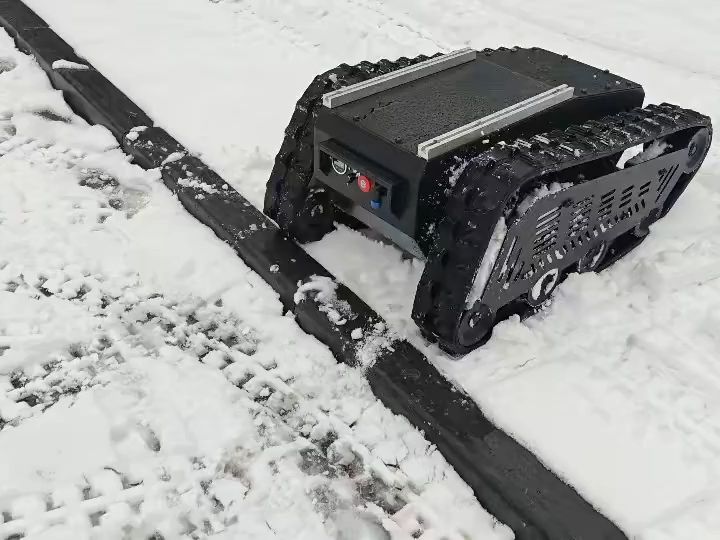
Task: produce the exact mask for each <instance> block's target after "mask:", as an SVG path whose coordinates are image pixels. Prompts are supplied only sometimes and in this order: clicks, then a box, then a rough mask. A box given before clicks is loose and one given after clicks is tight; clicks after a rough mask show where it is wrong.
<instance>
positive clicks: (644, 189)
mask: <svg viewBox="0 0 720 540" xmlns="http://www.w3.org/2000/svg"><path fill="white" fill-rule="evenodd" d="M650 184H652V182H645V183H644V184H643V185H642V186H640V190H639V191H638V197H644V196H645V195H647V192H648V191H650Z"/></svg>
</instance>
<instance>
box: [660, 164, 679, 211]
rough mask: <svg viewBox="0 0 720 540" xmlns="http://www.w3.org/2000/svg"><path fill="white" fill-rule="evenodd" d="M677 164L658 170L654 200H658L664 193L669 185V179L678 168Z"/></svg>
mask: <svg viewBox="0 0 720 540" xmlns="http://www.w3.org/2000/svg"><path fill="white" fill-rule="evenodd" d="M678 167H679V165H675V166H674V167H673V168H672V169H670V170H666V169H662V170H661V171H660V173H659V174H660V183H659V185H658V190H657V198H656V199H655V202H658V201H659V200H660V197H662V195H663V193H665V190H666V189H667V187H668V186H669V185H670V180H671V179H672V177H673V176H675V173H676V172H677V170H678Z"/></svg>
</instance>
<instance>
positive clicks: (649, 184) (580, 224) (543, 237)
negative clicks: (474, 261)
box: [482, 151, 684, 307]
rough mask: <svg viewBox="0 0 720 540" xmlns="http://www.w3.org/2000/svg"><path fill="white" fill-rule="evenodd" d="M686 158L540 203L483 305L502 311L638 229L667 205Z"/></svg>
mask: <svg viewBox="0 0 720 540" xmlns="http://www.w3.org/2000/svg"><path fill="white" fill-rule="evenodd" d="M681 154H684V151H681V152H673V153H671V154H667V155H664V156H661V157H658V158H656V159H654V160H652V161H651V162H647V163H645V164H644V165H645V166H644V167H637V168H634V167H630V168H627V169H624V170H621V171H618V172H616V173H613V174H610V175H608V176H604V177H602V178H600V179H598V180H592V181H588V182H585V183H582V184H577V185H574V186H571V187H568V188H565V189H562V190H560V191H558V192H556V193H553V194H550V195H547V196H545V197H542V198H540V199H538V200H537V201H535V202H534V203H533V204H532V205H531V206H530V208H529V209H528V210H527V211H526V212H525V214H523V215H522V216H517V214H516V215H515V216H514V218H515V219H514V221H511V224H510V226H509V229H508V233H507V236H506V237H505V240H504V242H503V246H502V248H501V250H500V253H499V255H498V258H497V262H496V264H495V268H494V269H493V272H492V274H491V276H490V279H489V281H488V284H487V286H486V289H485V292H484V294H483V297H482V301H483V302H484V303H486V304H487V305H488V306H491V307H500V306H502V305H504V304H506V303H508V302H510V301H512V300H514V299H515V298H518V297H519V296H520V295H522V294H523V293H525V292H526V291H527V290H528V288H529V287H531V286H532V283H533V282H534V281H535V279H537V277H538V276H537V274H544V273H546V272H548V271H550V270H551V269H554V268H559V269H561V270H562V269H566V268H568V267H570V266H573V265H575V264H576V263H577V262H578V260H580V258H581V257H583V255H585V254H586V253H588V251H589V250H590V249H592V248H593V247H595V246H597V245H598V244H599V243H601V242H606V243H607V244H609V243H610V242H611V241H612V240H614V239H615V238H617V237H618V236H620V235H621V234H624V233H626V232H627V231H629V230H631V229H632V228H633V227H635V226H637V225H638V224H639V223H640V222H641V221H642V220H643V219H644V218H645V217H647V216H648V214H649V213H650V212H651V211H652V210H653V208H656V207H660V206H662V204H663V202H664V200H665V198H666V197H667V195H668V194H669V193H670V191H671V188H672V186H674V185H675V183H676V182H677V180H678V178H679V177H680V173H681V172H682V171H681V170H680V166H679V165H678V162H679V160H680V156H681ZM650 163H652V167H651V168H648V167H647V165H649V164H650ZM638 171H640V173H638ZM649 171H652V172H649ZM510 219H513V216H511V217H510Z"/></svg>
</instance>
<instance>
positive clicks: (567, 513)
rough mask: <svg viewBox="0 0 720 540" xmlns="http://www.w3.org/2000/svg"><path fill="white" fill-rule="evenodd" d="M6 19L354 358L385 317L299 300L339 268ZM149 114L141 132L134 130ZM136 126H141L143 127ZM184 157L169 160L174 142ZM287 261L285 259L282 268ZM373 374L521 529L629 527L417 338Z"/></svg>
mask: <svg viewBox="0 0 720 540" xmlns="http://www.w3.org/2000/svg"><path fill="white" fill-rule="evenodd" d="M0 24H2V25H3V26H4V27H5V29H6V30H7V31H8V32H9V33H10V35H11V36H12V37H13V38H14V39H15V41H16V43H17V45H18V47H19V48H20V49H21V50H23V51H24V52H27V53H30V54H33V55H34V56H35V57H36V58H37V60H38V62H39V63H40V65H41V66H42V67H43V69H44V70H45V71H46V72H47V73H48V75H49V77H50V79H51V81H52V83H53V85H54V86H55V87H56V88H58V89H61V90H63V91H64V93H65V98H66V100H67V101H68V103H69V104H70V105H71V106H72V107H73V109H74V110H75V112H76V113H77V114H79V115H80V116H82V117H84V118H85V119H87V120H88V121H89V122H91V123H95V124H100V125H103V126H105V127H107V128H108V129H109V130H110V131H111V132H112V133H113V134H114V135H115V137H116V138H117V139H118V141H120V143H121V144H122V146H123V148H124V149H125V151H126V152H127V153H128V154H129V155H131V156H132V157H133V158H134V159H135V161H136V163H138V164H140V165H141V166H143V167H146V168H156V167H161V171H162V178H163V181H164V183H165V184H166V185H167V187H168V188H169V189H171V190H172V191H173V192H174V193H175V194H176V195H177V197H178V198H179V200H180V201H181V202H182V204H183V205H184V206H185V208H186V209H187V210H188V211H189V212H190V213H191V214H192V215H193V216H195V217H196V218H197V219H198V220H200V221H201V222H202V223H204V224H205V225H207V226H208V227H210V228H211V229H212V230H213V231H214V232H215V234H216V235H217V236H218V237H219V238H221V239H222V240H224V241H225V242H227V243H228V244H230V245H231V246H232V247H233V249H235V251H236V252H237V253H238V255H239V256H240V257H241V258H242V259H243V260H244V261H245V262H246V263H247V264H248V266H249V267H250V268H252V269H253V270H254V271H255V272H257V273H258V274H259V275H260V276H262V277H263V278H264V279H265V280H266V281H267V282H268V283H269V284H270V286H272V287H273V288H274V289H275V290H276V291H277V292H278V294H279V296H280V299H281V300H282V302H283V304H284V305H285V306H286V308H287V309H288V310H292V311H293V312H294V313H295V315H296V317H297V321H298V323H299V324H300V325H301V326H302V328H303V329H305V330H306V331H307V332H309V333H311V334H312V335H314V336H316V337H317V338H318V339H319V340H321V341H322V342H323V343H325V344H326V345H328V346H329V347H330V349H331V350H332V351H333V353H334V354H335V355H336V357H337V358H338V359H339V360H341V361H344V362H347V363H349V364H353V363H355V359H356V358H355V357H356V342H355V341H354V340H353V339H352V338H351V336H350V333H351V331H352V330H353V329H354V328H357V327H362V328H370V327H371V326H372V325H374V324H375V323H377V322H381V321H382V319H381V318H380V317H379V316H378V315H377V314H376V313H375V312H374V311H373V310H372V309H371V308H370V307H369V306H368V305H367V304H365V303H364V302H363V301H362V300H360V298H358V297H357V296H356V295H355V294H354V293H353V292H352V291H350V290H349V289H348V288H346V287H344V286H342V285H340V286H338V289H337V296H338V298H339V300H344V301H346V302H348V303H349V305H350V306H351V308H352V311H353V312H354V314H355V317H354V318H353V319H352V320H351V321H350V323H348V324H346V325H344V326H336V325H334V324H332V323H330V322H329V320H328V318H327V316H326V314H325V313H324V312H322V311H320V309H319V307H320V306H319V305H318V304H316V303H315V302H314V301H305V302H301V303H300V304H298V305H296V304H295V302H294V300H293V296H294V294H295V292H296V290H297V284H298V282H300V281H303V282H304V281H307V280H308V279H309V277H310V276H312V275H317V276H328V277H332V276H331V275H330V273H329V272H328V271H327V270H326V269H325V268H323V267H322V266H321V265H320V264H319V263H318V262H317V261H315V260H314V259H312V258H311V257H310V256H309V255H307V254H306V253H305V251H303V250H302V249H301V248H300V247H299V246H297V245H296V244H295V243H294V242H292V241H289V240H287V239H286V238H285V237H283V236H282V235H281V234H280V233H279V231H278V229H277V226H276V225H275V224H274V223H273V222H272V221H271V220H269V219H268V218H267V217H266V216H264V215H263V214H262V213H261V212H260V211H258V210H257V209H256V208H255V207H253V206H252V205H251V204H250V203H248V202H247V201H246V200H245V199H244V198H243V197H242V196H241V195H240V194H239V193H237V192H236V191H234V190H233V189H232V188H230V189H225V188H224V186H225V182H224V181H223V179H222V178H220V177H219V176H218V175H217V174H216V173H215V172H213V171H212V170H211V169H210V168H209V167H208V166H207V165H205V164H204V163H203V162H202V161H201V160H199V159H198V158H196V157H194V156H192V155H189V154H187V152H186V151H185V149H184V148H183V147H182V145H181V144H180V143H179V142H177V141H176V140H175V139H173V138H172V137H171V136H170V135H168V134H167V133H166V132H165V131H164V130H163V129H162V128H159V127H157V126H155V127H153V126H152V121H151V120H150V118H149V117H148V116H147V115H146V114H145V113H144V112H143V111H142V110H141V109H139V108H138V107H137V106H136V105H135V104H134V103H133V102H132V101H130V99H128V98H127V97H126V96H125V95H124V94H123V93H122V92H121V91H120V90H118V89H117V88H116V87H115V86H113V84H112V83H110V82H109V81H108V80H107V79H106V78H105V77H103V76H102V75H101V74H100V73H99V72H97V71H96V70H95V69H93V68H92V67H91V66H90V69H88V70H82V71H78V70H75V71H73V70H53V69H52V63H53V62H54V61H55V60H61V59H62V60H69V61H73V62H80V63H84V64H86V65H89V64H88V62H86V61H85V60H84V59H82V58H80V57H78V55H77V54H76V53H75V52H74V51H73V50H72V48H71V47H70V46H69V45H68V44H67V43H65V42H64V41H63V40H62V39H61V38H60V37H58V36H57V35H56V34H55V33H54V32H53V31H52V30H51V29H50V28H49V27H48V25H47V24H46V23H45V22H44V21H43V20H42V19H41V18H40V17H38V16H37V15H36V14H35V13H34V12H33V11H31V10H30V9H29V8H28V7H26V6H25V5H24V4H23V3H22V2H21V1H20V0H0ZM138 126H148V127H149V129H147V130H145V131H143V132H142V133H140V134H139V136H138V137H137V139H136V140H134V141H133V140H130V139H128V138H127V137H126V135H127V134H128V133H129V132H130V130H131V129H132V128H134V127H138ZM132 138H134V136H133V137H132ZM175 152H180V153H183V156H184V157H182V158H181V159H179V160H177V161H173V162H172V163H168V164H167V165H164V166H163V162H165V160H166V159H167V158H168V156H170V154H172V153H175ZM189 173H192V175H193V177H194V178H195V179H198V180H199V181H201V182H203V183H204V184H206V185H208V186H212V187H213V189H211V190H210V191H211V193H205V194H204V195H203V196H202V197H198V191H197V190H196V189H193V188H192V187H187V186H186V187H183V186H181V185H180V184H179V183H178V180H179V179H184V178H188V177H189ZM274 265H278V268H279V271H273V270H275V269H274V268H273V270H271V267H273V266H274ZM367 378H368V380H369V382H370V384H371V386H372V389H373V391H374V392H375V394H376V396H377V397H378V398H379V399H381V400H382V402H383V403H385V405H386V406H387V407H389V408H390V409H391V410H392V411H394V412H396V413H398V414H402V415H404V416H405V417H407V418H408V420H409V421H410V422H412V423H413V424H414V425H415V426H416V427H418V428H419V429H421V430H423V431H424V432H425V435H426V437H427V438H428V440H430V441H431V442H432V443H434V444H435V445H437V447H438V448H439V450H440V451H441V452H442V453H443V455H444V456H445V458H446V459H447V460H448V462H449V463H450V464H451V465H452V466H453V467H454V468H455V470H456V471H457V472H458V473H459V474H460V476H461V477H462V478H463V479H464V480H465V481H466V482H467V483H468V484H469V485H470V486H471V487H472V489H473V490H474V492H475V495H476V497H477V498H478V500H479V502H480V503H481V504H482V505H483V506H484V507H485V508H486V509H487V510H488V511H490V512H491V513H492V514H494V515H495V516H496V517H497V518H498V519H499V520H500V521H502V522H503V523H505V524H507V525H508V526H510V527H511V528H512V529H513V531H514V532H515V535H516V538H518V539H521V540H530V539H532V540H537V539H547V540H609V539H625V538H626V536H625V535H624V534H623V533H622V532H621V531H620V530H619V529H618V528H617V527H616V526H615V525H614V524H613V523H612V522H610V521H609V520H608V519H607V518H605V517H603V516H602V515H601V514H600V513H598V512H597V511H596V510H595V509H594V508H593V507H592V506H591V505H590V504H588V503H587V502H586V501H585V500H584V499H583V498H582V497H581V496H580V495H579V494H578V493H577V492H576V491H575V490H573V489H572V488H571V487H569V486H568V485H566V484H565V483H563V481H562V480H560V479H559V478H558V477H557V476H555V475H554V474H553V473H552V472H550V471H549V470H548V469H546V468H545V467H544V466H543V465H542V464H541V463H540V462H539V461H538V460H537V458H536V457H535V456H533V455H532V454H531V453H530V452H529V451H528V450H526V449H525V448H523V447H522V446H521V445H519V444H518V443H517V442H516V441H514V440H513V439H512V438H511V437H509V436H508V435H506V434H505V433H504V432H503V431H501V430H500V429H498V428H497V427H495V426H494V425H493V424H492V423H491V422H490V421H489V420H488V419H487V418H485V416H484V415H483V413H482V411H480V409H479V408H478V407H477V405H475V404H474V403H473V401H472V400H470V399H469V398H467V396H465V395H464V394H462V393H461V392H459V391H458V390H457V389H455V388H454V387H453V386H452V385H451V384H450V383H448V382H447V380H445V379H444V378H443V377H442V376H441V375H440V374H439V373H438V371H437V370H436V369H435V368H434V367H433V366H432V365H431V364H430V363H429V362H428V361H427V359H426V358H425V357H424V356H423V355H422V354H421V353H420V352H418V351H417V350H416V349H415V348H414V347H413V346H412V345H410V344H409V343H408V342H406V341H396V342H395V343H394V344H393V347H392V350H386V351H384V352H383V353H381V354H380V356H379V357H378V359H377V362H376V363H375V365H374V366H373V367H372V368H371V369H369V370H368V371H367Z"/></svg>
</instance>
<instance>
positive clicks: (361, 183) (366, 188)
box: [357, 174, 375, 193]
mask: <svg viewBox="0 0 720 540" xmlns="http://www.w3.org/2000/svg"><path fill="white" fill-rule="evenodd" d="M357 185H358V187H359V188H360V191H362V192H363V193H370V192H371V191H372V188H373V187H374V186H375V182H373V181H372V180H370V178H368V177H367V176H365V175H364V174H361V175H359V176H358V178H357Z"/></svg>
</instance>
